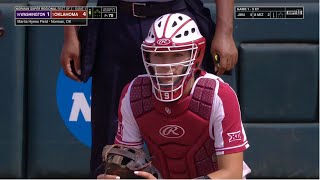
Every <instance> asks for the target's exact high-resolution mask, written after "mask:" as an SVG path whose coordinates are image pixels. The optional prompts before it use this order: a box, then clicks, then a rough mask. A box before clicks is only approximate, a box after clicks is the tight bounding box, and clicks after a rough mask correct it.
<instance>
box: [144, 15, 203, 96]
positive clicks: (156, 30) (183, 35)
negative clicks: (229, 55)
mask: <svg viewBox="0 0 320 180" xmlns="http://www.w3.org/2000/svg"><path fill="white" fill-rule="evenodd" d="M205 46H206V40H205V38H204V37H203V36H202V35H201V33H200V31H199V29H198V26H197V24H196V23H195V21H193V20H192V19H191V18H190V17H189V16H187V15H184V14H181V13H175V14H165V15H163V16H161V17H159V18H158V19H157V20H156V21H155V22H154V23H153V24H152V26H151V28H150V30H149V33H148V36H147V37H146V38H145V40H144V41H143V43H142V45H141V50H142V58H143V62H144V65H145V68H146V71H147V73H148V74H149V77H150V78H151V82H152V86H153V93H154V95H155V97H156V98H157V99H158V100H159V101H163V102H172V101H175V100H177V99H179V98H180V97H181V96H182V94H183V91H184V89H185V88H186V85H187V84H188V81H189V80H190V78H191V77H192V76H193V74H194V73H195V72H196V71H197V70H198V69H199V68H200V64H201V62H202V59H203V56H204V52H205ZM186 51H187V52H190V57H189V58H188V59H186V60H185V61H183V62H174V63H166V62H162V63H157V64H156V63H151V62H150V53H168V52H170V53H174V52H186ZM164 67H166V68H167V69H170V71H168V72H167V73H162V72H161V71H160V70H159V69H160V68H164ZM177 67H184V69H185V70H184V71H183V72H182V74H174V72H173V71H172V69H175V68H177ZM163 78H166V79H177V78H178V79H179V81H178V82H173V80H172V81H171V82H169V83H162V82H161V79H163Z"/></svg>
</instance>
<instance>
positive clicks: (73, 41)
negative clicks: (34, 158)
mask: <svg viewBox="0 0 320 180" xmlns="http://www.w3.org/2000/svg"><path fill="white" fill-rule="evenodd" d="M72 61H73V62H72ZM60 63H61V66H62V69H63V71H64V73H65V75H66V76H68V77H69V78H71V79H73V80H75V81H78V82H81V80H80V79H79V78H78V77H77V76H76V75H75V74H74V73H77V74H78V75H80V74H81V69H80V42H79V39H78V38H77V37H76V36H75V37H72V38H68V39H65V40H64V43H63V48H62V52H61V55H60ZM71 63H73V64H74V69H75V72H72V69H71Z"/></svg>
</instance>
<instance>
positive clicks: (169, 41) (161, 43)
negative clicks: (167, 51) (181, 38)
mask: <svg viewBox="0 0 320 180" xmlns="http://www.w3.org/2000/svg"><path fill="white" fill-rule="evenodd" d="M170 43H171V40H170V39H159V40H158V41H157V44H159V45H168V44H170Z"/></svg>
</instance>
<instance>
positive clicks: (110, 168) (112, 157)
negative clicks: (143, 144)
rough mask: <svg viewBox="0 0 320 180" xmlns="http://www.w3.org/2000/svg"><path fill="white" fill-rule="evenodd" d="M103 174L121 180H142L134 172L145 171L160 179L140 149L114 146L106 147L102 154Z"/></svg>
mask: <svg viewBox="0 0 320 180" xmlns="http://www.w3.org/2000/svg"><path fill="white" fill-rule="evenodd" d="M102 161H103V163H104V167H105V170H104V174H109V175H117V176H120V178H121V179H142V177H141V176H137V175H135V174H134V171H146V172H149V173H151V174H153V176H155V177H156V178H161V176H160V173H159V172H158V170H157V169H156V168H155V167H154V166H152V165H151V161H149V160H148V159H147V157H146V154H145V153H144V151H143V150H142V149H136V148H132V147H127V146H124V145H119V144H114V145H106V146H105V147H104V148H103V152H102Z"/></svg>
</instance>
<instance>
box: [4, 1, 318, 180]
mask: <svg viewBox="0 0 320 180" xmlns="http://www.w3.org/2000/svg"><path fill="white" fill-rule="evenodd" d="M89 2H90V3H89V5H92V6H94V5H95V1H94V0H93V1H89ZM203 2H204V3H205V6H207V7H208V8H209V9H210V10H211V15H212V17H213V18H215V3H214V1H213V0H204V1H203ZM63 5H64V1H63V0H50V1H49V0H38V1H36V0H1V1H0V78H1V82H2V85H1V88H0V92H1V93H0V178H88V177H89V160H90V144H91V137H90V133H91V130H90V121H91V118H90V87H91V80H89V82H88V83H86V84H84V83H77V82H73V81H72V80H70V79H68V78H66V77H65V76H64V74H63V73H62V72H61V67H60V62H59V57H60V52H61V48H62V44H63V27H52V26H51V27H49V26H46V27H37V26H32V27H31V26H28V27H22V26H19V27H18V26H15V25H14V13H15V12H14V8H15V6H63ZM235 6H280V7H283V6H303V7H304V19H235V20H234V38H235V41H236V44H237V47H238V50H239V60H238V64H237V66H236V68H235V69H234V70H233V71H232V72H231V75H230V76H226V75H224V76H222V78H223V79H224V80H225V81H226V82H228V83H229V84H230V85H231V86H232V87H233V88H234V89H235V91H236V92H237V95H238V98H239V101H240V105H241V111H242V120H243V123H244V126H245V130H246V133H247V137H248V140H249V144H250V148H249V149H248V150H247V151H246V152H245V161H246V162H247V164H248V165H249V166H250V168H251V169H252V173H251V174H250V175H249V178H308V179H309V178H316V179H318V178H319V1H318V0H304V1H299V0H259V1H256V0H236V1H235ZM110 28H112V27H110ZM115 46H119V48H121V45H115Z"/></svg>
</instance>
